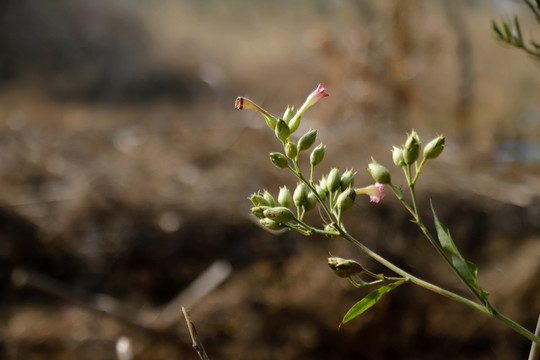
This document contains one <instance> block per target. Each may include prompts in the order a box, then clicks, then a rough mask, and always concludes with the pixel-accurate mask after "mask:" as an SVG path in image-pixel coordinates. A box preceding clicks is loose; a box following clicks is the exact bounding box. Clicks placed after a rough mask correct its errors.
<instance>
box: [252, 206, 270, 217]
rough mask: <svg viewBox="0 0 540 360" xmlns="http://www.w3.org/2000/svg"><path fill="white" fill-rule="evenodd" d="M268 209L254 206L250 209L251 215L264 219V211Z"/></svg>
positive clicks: (267, 207)
mask: <svg viewBox="0 0 540 360" xmlns="http://www.w3.org/2000/svg"><path fill="white" fill-rule="evenodd" d="M266 209H270V207H269V206H255V207H252V208H251V213H252V214H253V215H255V216H256V217H258V218H259V219H264V218H265V216H264V210H266Z"/></svg>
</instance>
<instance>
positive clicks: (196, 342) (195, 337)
mask: <svg viewBox="0 0 540 360" xmlns="http://www.w3.org/2000/svg"><path fill="white" fill-rule="evenodd" d="M182 312H183V313H184V317H185V318H186V323H187V326H188V329H189V335H191V340H192V341H193V348H194V349H195V351H196V352H197V355H199V358H200V359H201V360H210V358H209V357H208V355H206V351H204V347H203V345H202V342H201V340H200V339H199V334H198V333H197V329H195V325H194V324H193V321H191V319H190V318H189V315H188V313H187V311H186V308H185V307H183V306H182Z"/></svg>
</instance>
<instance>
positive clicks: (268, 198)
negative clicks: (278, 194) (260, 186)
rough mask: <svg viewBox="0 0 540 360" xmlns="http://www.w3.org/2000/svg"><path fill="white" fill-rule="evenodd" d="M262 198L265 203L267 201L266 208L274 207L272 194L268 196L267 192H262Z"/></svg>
mask: <svg viewBox="0 0 540 360" xmlns="http://www.w3.org/2000/svg"><path fill="white" fill-rule="evenodd" d="M263 197H264V198H265V200H266V201H268V206H270V207H273V206H276V202H275V201H274V197H273V196H272V194H270V193H269V192H268V190H264V192H263Z"/></svg>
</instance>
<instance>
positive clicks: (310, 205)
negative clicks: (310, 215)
mask: <svg viewBox="0 0 540 360" xmlns="http://www.w3.org/2000/svg"><path fill="white" fill-rule="evenodd" d="M315 205H317V198H316V197H315V194H314V193H313V192H311V191H310V192H309V194H308V198H307V203H306V205H304V210H306V212H307V211H311V210H313V209H314V208H315Z"/></svg>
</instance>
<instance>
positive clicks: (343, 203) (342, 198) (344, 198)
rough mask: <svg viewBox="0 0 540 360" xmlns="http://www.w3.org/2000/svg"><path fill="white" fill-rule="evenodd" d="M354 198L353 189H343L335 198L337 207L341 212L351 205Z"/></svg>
mask: <svg viewBox="0 0 540 360" xmlns="http://www.w3.org/2000/svg"><path fill="white" fill-rule="evenodd" d="M355 198H356V192H355V191H354V190H353V189H348V190H345V191H344V192H342V193H341V194H339V196H338V198H337V202H336V206H337V209H338V210H339V211H341V212H345V211H347V210H349V209H350V208H351V207H352V206H353V204H354V199H355Z"/></svg>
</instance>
